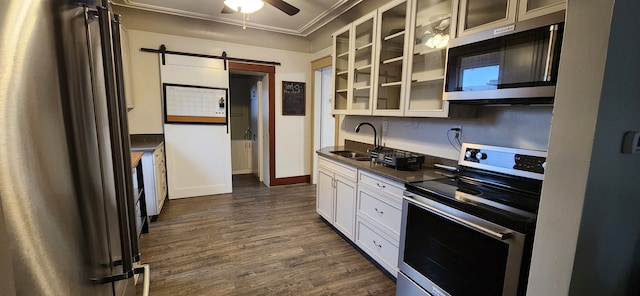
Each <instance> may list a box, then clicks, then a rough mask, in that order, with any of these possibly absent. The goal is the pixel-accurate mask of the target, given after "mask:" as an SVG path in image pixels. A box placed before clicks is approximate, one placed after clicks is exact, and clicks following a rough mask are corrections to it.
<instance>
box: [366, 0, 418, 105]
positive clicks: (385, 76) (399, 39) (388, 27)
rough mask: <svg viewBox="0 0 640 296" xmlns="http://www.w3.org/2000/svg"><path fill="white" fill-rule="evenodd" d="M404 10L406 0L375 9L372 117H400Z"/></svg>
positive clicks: (404, 27)
mask: <svg viewBox="0 0 640 296" xmlns="http://www.w3.org/2000/svg"><path fill="white" fill-rule="evenodd" d="M407 11H408V4H407V1H406V0H403V1H393V2H391V3H388V4H386V5H384V6H382V7H380V8H379V9H378V20H377V21H378V24H377V33H378V34H377V43H376V46H377V49H376V51H377V56H376V62H377V63H376V69H375V70H376V71H375V72H376V89H375V90H374V93H375V103H374V106H373V107H374V108H373V115H384V116H402V115H403V114H402V113H403V109H404V88H405V85H406V84H405V83H404V81H406V79H405V75H406V71H404V69H405V68H406V63H407V56H406V52H407V43H408V42H407V41H408V39H409V38H408V32H407V28H408V23H409V19H410V18H409V17H407V16H408V14H407Z"/></svg>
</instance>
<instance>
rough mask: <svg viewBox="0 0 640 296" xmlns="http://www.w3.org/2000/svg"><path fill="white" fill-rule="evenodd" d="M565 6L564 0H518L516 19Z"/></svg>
mask: <svg viewBox="0 0 640 296" xmlns="http://www.w3.org/2000/svg"><path fill="white" fill-rule="evenodd" d="M566 8H567V1H566V0H520V7H519V8H518V19H519V20H526V19H530V18H534V17H539V16H543V15H545V14H549V13H554V12H556V11H561V10H564V9H566Z"/></svg>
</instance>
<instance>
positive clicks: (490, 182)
mask: <svg viewBox="0 0 640 296" xmlns="http://www.w3.org/2000/svg"><path fill="white" fill-rule="evenodd" d="M477 177H478V175H474V174H468V175H461V176H458V177H457V178H443V179H437V180H429V181H422V182H415V183H406V188H407V191H409V192H412V193H415V194H418V195H420V196H423V197H425V198H429V199H432V200H435V201H438V202H441V203H443V204H446V205H448V206H450V207H453V208H456V209H458V210H461V211H465V212H467V213H470V214H473V215H475V216H478V217H480V218H483V219H486V220H489V221H491V222H494V223H496V224H500V225H503V226H505V227H509V228H512V229H514V230H518V231H522V232H531V231H533V229H534V228H535V220H536V216H537V212H538V204H539V200H540V191H539V187H540V186H541V181H536V180H534V181H530V180H521V179H518V178H516V179H513V180H509V179H502V180H496V178H495V177H492V178H490V177H485V178H484V179H477ZM497 179H499V178H497ZM497 181H498V182H497ZM525 183H526V184H525ZM530 183H531V184H530Z"/></svg>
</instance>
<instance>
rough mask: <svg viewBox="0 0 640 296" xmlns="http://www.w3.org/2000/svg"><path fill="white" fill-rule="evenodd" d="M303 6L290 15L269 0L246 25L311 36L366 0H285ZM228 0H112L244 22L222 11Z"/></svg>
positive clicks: (174, 12)
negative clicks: (297, 11)
mask: <svg viewBox="0 0 640 296" xmlns="http://www.w3.org/2000/svg"><path fill="white" fill-rule="evenodd" d="M285 1H286V2H287V3H289V4H291V5H293V6H295V7H297V8H299V9H300V12H299V13H297V14H296V15H293V16H289V15H287V14H285V13H284V12H282V11H280V10H278V9H276V8H274V7H273V6H271V5H269V4H266V3H265V5H264V7H263V8H262V9H260V10H259V11H257V12H255V13H252V14H250V15H248V16H249V19H248V20H246V26H247V27H250V28H255V29H261V30H267V31H273V32H279V33H285V34H291V35H296V36H307V35H309V34H311V33H313V31H315V30H316V29H318V28H320V27H322V26H323V25H325V24H327V23H328V22H330V21H331V20H333V19H335V18H336V17H338V16H340V15H341V14H342V13H344V12H346V11H347V10H349V9H350V8H352V7H353V6H355V5H356V4H358V3H360V2H362V0H285ZM223 2H224V0H112V1H111V3H112V4H114V5H118V6H125V7H130V8H136V9H142V10H148V11H154V12H160V13H166V14H173V15H179V16H184V17H191V18H196V19H204V20H210V21H214V22H220V23H226V24H231V25H238V26H242V25H243V19H242V14H240V13H232V14H223V13H221V11H222V8H223V6H224V3H223Z"/></svg>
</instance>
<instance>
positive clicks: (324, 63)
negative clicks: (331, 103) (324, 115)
mask: <svg viewBox="0 0 640 296" xmlns="http://www.w3.org/2000/svg"><path fill="white" fill-rule="evenodd" d="M331 66H333V60H332V58H331V55H328V56H324V57H322V58H319V59H316V60H313V61H311V103H310V105H311V112H310V113H311V151H310V153H311V154H310V155H311V157H309V161H310V164H309V167H310V168H311V175H310V180H313V176H314V175H315V174H316V167H315V165H314V164H315V161H314V157H313V156H314V153H315V149H314V147H315V138H316V126H315V117H316V110H315V107H316V98H315V94H316V85H315V84H316V70H320V69H322V68H326V67H331ZM334 118H335V120H336V123H335V127H336V130H335V137H334V145H337V143H338V129H339V126H338V117H337V116H335V115H334ZM320 148H322V147H320Z"/></svg>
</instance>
